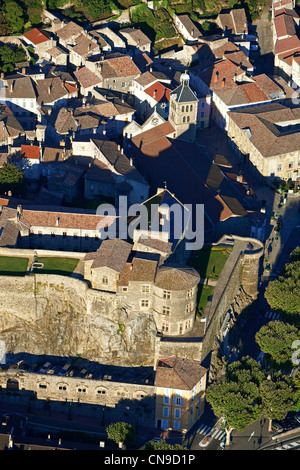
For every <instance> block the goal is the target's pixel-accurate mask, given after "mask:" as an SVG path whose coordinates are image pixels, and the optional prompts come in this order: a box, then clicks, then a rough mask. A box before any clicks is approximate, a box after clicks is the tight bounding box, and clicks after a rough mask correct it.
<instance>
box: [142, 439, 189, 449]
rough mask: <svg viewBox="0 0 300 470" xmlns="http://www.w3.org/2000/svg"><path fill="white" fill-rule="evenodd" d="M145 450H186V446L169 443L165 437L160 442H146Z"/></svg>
mask: <svg viewBox="0 0 300 470" xmlns="http://www.w3.org/2000/svg"><path fill="white" fill-rule="evenodd" d="M145 450H186V447H183V446H182V445H180V444H169V443H168V442H166V440H165V439H162V440H161V441H158V442H154V441H148V442H146V445H145Z"/></svg>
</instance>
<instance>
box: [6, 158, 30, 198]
mask: <svg viewBox="0 0 300 470" xmlns="http://www.w3.org/2000/svg"><path fill="white" fill-rule="evenodd" d="M24 187H25V181H24V174H23V172H22V171H21V170H20V169H19V168H18V167H17V166H16V165H14V164H13V163H4V165H3V167H2V168H0V192H1V193H2V194H3V193H5V192H7V191H12V193H13V194H16V195H21V194H22V192H23V191H24Z"/></svg>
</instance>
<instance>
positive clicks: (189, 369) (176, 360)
mask: <svg viewBox="0 0 300 470" xmlns="http://www.w3.org/2000/svg"><path fill="white" fill-rule="evenodd" d="M206 373H207V369H205V368H204V367H203V366H201V363H200V362H199V361H195V360H193V359H188V358H186V357H178V356H172V357H169V358H166V359H159V360H158V361H157V366H156V372H155V381H154V385H155V386H156V387H162V388H170V389H176V390H192V389H193V387H194V386H195V385H196V384H197V383H198V382H199V381H200V380H201V379H202V377H204V376H205V375H206Z"/></svg>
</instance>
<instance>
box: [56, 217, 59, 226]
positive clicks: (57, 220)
mask: <svg viewBox="0 0 300 470" xmlns="http://www.w3.org/2000/svg"><path fill="white" fill-rule="evenodd" d="M58 224H59V217H57V219H56V224H55V225H56V227H58Z"/></svg>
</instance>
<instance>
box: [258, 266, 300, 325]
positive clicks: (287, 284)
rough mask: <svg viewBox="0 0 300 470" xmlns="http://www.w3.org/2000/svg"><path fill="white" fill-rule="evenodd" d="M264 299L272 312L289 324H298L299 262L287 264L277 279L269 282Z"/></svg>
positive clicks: (299, 310)
mask: <svg viewBox="0 0 300 470" xmlns="http://www.w3.org/2000/svg"><path fill="white" fill-rule="evenodd" d="M265 297H266V299H267V301H268V304H269V305H270V307H271V309H272V310H274V311H276V312H278V313H280V314H281V315H283V316H285V318H286V320H287V321H289V322H290V323H294V324H295V325H297V324H299V323H300V261H294V262H293V263H289V264H287V265H286V266H285V267H284V269H283V271H282V274H281V275H280V276H279V277H278V279H276V280H274V281H271V282H269V284H268V287H267V288H266V291H265Z"/></svg>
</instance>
